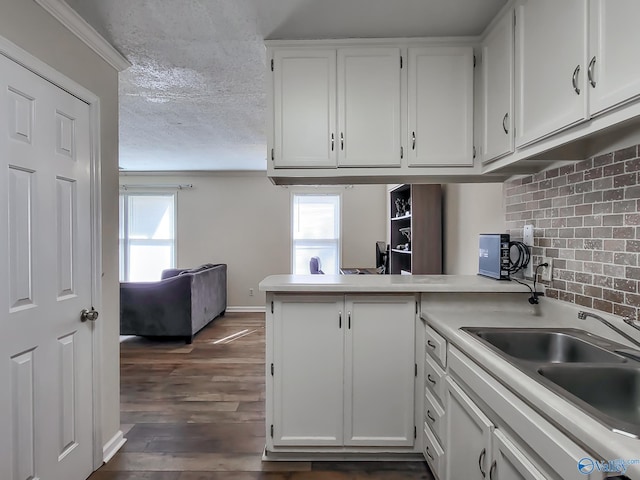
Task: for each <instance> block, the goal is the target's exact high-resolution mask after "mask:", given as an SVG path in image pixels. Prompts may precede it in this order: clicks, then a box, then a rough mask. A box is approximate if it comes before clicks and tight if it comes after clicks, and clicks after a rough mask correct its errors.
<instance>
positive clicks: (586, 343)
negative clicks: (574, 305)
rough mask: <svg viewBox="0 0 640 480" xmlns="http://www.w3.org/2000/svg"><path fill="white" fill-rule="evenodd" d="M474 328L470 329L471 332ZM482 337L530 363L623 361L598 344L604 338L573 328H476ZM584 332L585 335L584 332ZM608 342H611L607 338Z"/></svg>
mask: <svg viewBox="0 0 640 480" xmlns="http://www.w3.org/2000/svg"><path fill="white" fill-rule="evenodd" d="M470 330H472V329H467V331H470ZM472 333H475V334H476V335H477V336H478V337H479V338H481V339H482V340H484V341H485V342H487V343H489V344H490V345H492V346H493V347H495V348H496V349H498V350H499V351H500V352H502V353H504V354H506V355H509V356H511V357H516V358H519V359H521V360H527V361H530V362H545V363H573V362H590V363H601V362H607V363H611V362H614V363H622V362H625V361H626V359H625V358H624V357H622V356H621V355H618V354H616V353H613V352H611V351H609V350H606V349H605V348H603V347H600V346H598V343H600V344H602V343H603V340H604V339H602V338H600V337H595V336H589V335H588V334H587V335H586V337H587V339H588V340H585V335H584V334H586V332H582V331H580V330H572V329H555V330H540V329H502V328H492V329H476V330H475V331H473V332H472ZM583 333H584V334H583ZM605 343H606V344H607V345H609V342H607V341H605Z"/></svg>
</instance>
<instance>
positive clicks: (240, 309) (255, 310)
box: [227, 305, 267, 313]
mask: <svg viewBox="0 0 640 480" xmlns="http://www.w3.org/2000/svg"><path fill="white" fill-rule="evenodd" d="M266 311H267V309H266V307H265V306H264V305H261V306H247V307H243V306H235V307H227V312H237V313H264V312H266Z"/></svg>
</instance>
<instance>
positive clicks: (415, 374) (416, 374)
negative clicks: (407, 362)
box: [271, 363, 418, 377]
mask: <svg viewBox="0 0 640 480" xmlns="http://www.w3.org/2000/svg"><path fill="white" fill-rule="evenodd" d="M413 365H414V367H415V368H414V371H413V376H414V377H417V376H418V364H417V363H414V364H413ZM271 375H273V363H272V364H271Z"/></svg>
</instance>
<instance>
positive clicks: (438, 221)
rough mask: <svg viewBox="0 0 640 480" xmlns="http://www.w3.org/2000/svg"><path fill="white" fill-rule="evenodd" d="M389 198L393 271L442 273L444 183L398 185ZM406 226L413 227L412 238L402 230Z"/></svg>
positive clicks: (391, 263)
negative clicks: (409, 238) (442, 186)
mask: <svg viewBox="0 0 640 480" xmlns="http://www.w3.org/2000/svg"><path fill="white" fill-rule="evenodd" d="M389 200H390V203H391V209H390V212H391V219H390V241H391V247H390V257H391V258H390V260H389V269H390V273H391V274H397V275H398V274H415V275H428V274H441V273H442V189H441V186H440V185H399V186H397V187H395V188H394V189H392V190H391V191H390V192H389ZM403 206H404V207H405V210H404V211H403ZM405 228H409V229H410V232H411V242H409V240H408V238H407V237H406V236H405V235H404V234H403V233H402V232H401V231H400V230H401V229H405Z"/></svg>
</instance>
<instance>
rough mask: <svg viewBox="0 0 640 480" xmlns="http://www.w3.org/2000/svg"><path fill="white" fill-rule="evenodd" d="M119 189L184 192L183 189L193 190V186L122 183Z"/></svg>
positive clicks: (190, 184)
mask: <svg viewBox="0 0 640 480" xmlns="http://www.w3.org/2000/svg"><path fill="white" fill-rule="evenodd" d="M120 188H121V189H122V190H131V189H142V188H156V189H160V188H175V189H177V190H185V189H189V188H193V184H192V183H163V184H151V183H145V184H140V185H132V184H129V183H123V184H122V185H120Z"/></svg>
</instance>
